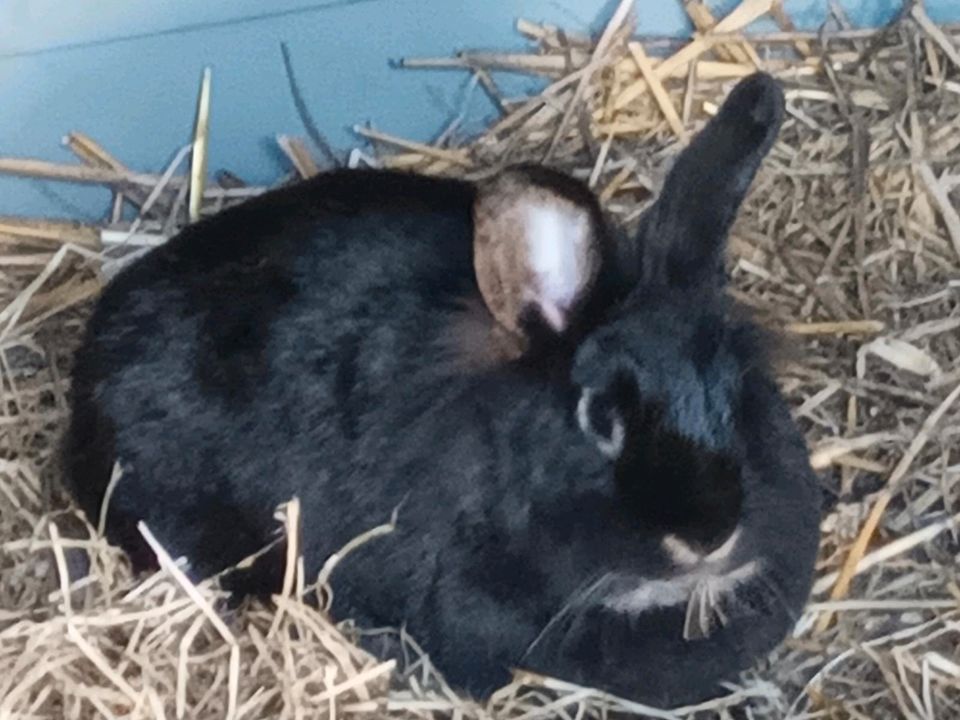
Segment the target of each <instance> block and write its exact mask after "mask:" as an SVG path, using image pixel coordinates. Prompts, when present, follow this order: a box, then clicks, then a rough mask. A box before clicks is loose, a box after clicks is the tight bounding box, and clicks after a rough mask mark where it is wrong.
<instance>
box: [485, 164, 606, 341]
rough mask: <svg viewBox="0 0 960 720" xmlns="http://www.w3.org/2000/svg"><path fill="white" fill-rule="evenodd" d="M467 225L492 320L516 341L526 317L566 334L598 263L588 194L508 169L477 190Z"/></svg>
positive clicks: (527, 170) (539, 172)
mask: <svg viewBox="0 0 960 720" xmlns="http://www.w3.org/2000/svg"><path fill="white" fill-rule="evenodd" d="M473 219H474V268H475V270H476V275H477V284H478V285H479V287H480V292H481V294H482V295H483V299H484V301H485V302H486V305H487V308H488V309H489V310H490V312H491V314H492V315H493V316H494V318H495V319H496V320H497V321H498V322H499V323H500V324H501V325H502V326H504V327H506V328H507V329H508V330H510V331H512V332H514V333H519V334H523V333H524V325H525V318H526V319H529V317H530V313H531V312H533V313H536V315H537V316H538V319H539V320H540V321H542V324H543V326H544V327H545V328H549V330H550V331H552V332H554V333H558V334H559V333H563V332H564V331H566V330H567V329H568V328H569V326H570V323H571V321H572V318H573V316H574V313H576V312H577V310H578V308H579V307H580V306H581V305H582V304H583V302H584V300H585V298H586V296H587V295H588V293H589V292H590V289H591V287H592V286H593V283H594V281H595V280H596V277H597V274H598V272H599V269H600V264H601V261H602V258H601V255H602V252H603V249H602V247H601V244H602V242H603V239H602V236H601V233H602V227H601V221H600V218H599V210H598V208H597V205H596V200H595V199H594V198H593V195H592V194H591V193H590V192H589V190H587V189H586V188H585V187H583V186H582V185H581V184H580V183H578V182H576V181H575V180H573V179H571V178H569V177H567V176H565V175H562V174H561V173H557V172H554V171H551V170H547V169H545V168H537V167H518V168H512V169H510V170H508V171H506V172H504V173H502V174H501V175H499V176H498V177H496V178H494V179H493V180H491V181H488V182H485V183H481V184H480V185H479V186H478V188H477V196H476V199H475V201H474V208H473Z"/></svg>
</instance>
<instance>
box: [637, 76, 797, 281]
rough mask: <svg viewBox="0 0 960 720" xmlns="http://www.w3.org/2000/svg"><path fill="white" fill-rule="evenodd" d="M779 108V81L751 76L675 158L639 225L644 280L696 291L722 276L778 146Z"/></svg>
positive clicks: (641, 270) (639, 243)
mask: <svg viewBox="0 0 960 720" xmlns="http://www.w3.org/2000/svg"><path fill="white" fill-rule="evenodd" d="M783 107H784V99H783V91H782V90H781V88H780V85H779V83H778V82H777V81H776V80H774V79H773V78H772V77H771V76H769V75H766V74H764V73H757V74H755V75H751V76H750V77H748V78H745V79H744V80H742V81H740V83H738V84H737V86H736V87H734V89H733V91H732V92H731V93H730V95H729V96H728V97H727V99H726V101H725V102H724V103H723V105H722V106H721V108H720V110H719V112H718V113H717V115H716V116H715V117H714V118H713V119H712V120H710V122H708V123H707V125H706V127H704V129H703V130H702V131H701V132H700V133H699V134H698V135H697V136H696V137H695V138H694V139H693V141H692V142H691V143H690V145H689V146H688V147H687V148H686V149H684V150H683V152H682V153H680V156H679V157H678V158H677V160H676V162H675V164H674V166H673V168H672V169H671V170H670V172H669V173H668V175H667V179H666V181H665V182H664V185H663V189H662V190H661V192H660V197H659V198H658V199H657V201H656V202H655V203H654V205H653V206H652V207H651V208H650V210H649V211H648V212H647V213H646V214H645V215H644V217H643V219H642V221H641V224H640V230H639V234H638V238H637V242H638V251H639V255H640V277H641V278H642V279H643V280H644V281H645V282H648V283H667V284H670V285H679V286H695V285H698V284H700V283H702V282H703V281H704V280H709V279H712V278H713V277H716V276H717V275H718V271H721V270H722V267H723V266H722V263H723V251H724V246H725V242H726V237H727V233H728V231H729V229H730V225H731V224H732V223H733V220H734V217H735V216H736V213H737V210H738V209H739V207H740V204H741V203H742V202H743V198H744V196H745V195H746V193H747V189H748V188H749V187H750V183H751V182H752V181H753V178H754V176H755V175H756V173H757V169H758V168H759V167H760V163H761V161H762V160H763V158H764V156H765V155H766V154H767V153H768V152H769V150H770V147H771V146H772V145H773V143H774V140H776V137H777V133H778V132H779V130H780V125H781V123H782V121H783Z"/></svg>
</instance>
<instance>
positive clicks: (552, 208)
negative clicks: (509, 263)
mask: <svg viewBox="0 0 960 720" xmlns="http://www.w3.org/2000/svg"><path fill="white" fill-rule="evenodd" d="M524 237H525V240H526V263H527V267H528V269H529V271H530V272H529V278H530V282H531V286H530V287H527V288H525V289H524V297H525V299H527V301H528V302H532V303H533V304H534V305H536V306H537V307H538V308H539V310H540V312H541V313H542V315H543V318H544V320H546V322H547V323H548V324H549V325H550V327H552V328H553V329H554V330H555V331H557V332H562V331H563V330H565V329H566V328H567V326H568V325H569V322H570V312H571V310H572V309H573V307H574V306H575V305H576V304H577V303H578V302H579V301H580V299H581V296H582V294H583V293H584V292H585V291H586V289H587V286H588V284H589V280H590V277H591V275H592V273H593V270H594V268H593V267H592V266H591V262H592V261H593V258H594V257H595V253H594V252H593V248H592V247H591V246H592V245H593V244H595V243H596V242H597V241H598V240H597V238H596V237H594V232H593V228H592V227H591V223H590V218H589V216H588V214H587V212H586V211H585V210H584V209H583V208H579V207H575V206H572V205H568V204H566V203H561V202H556V201H547V200H540V201H539V202H530V204H529V206H528V207H526V208H525V209H524Z"/></svg>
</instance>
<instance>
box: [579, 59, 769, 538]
mask: <svg viewBox="0 0 960 720" xmlns="http://www.w3.org/2000/svg"><path fill="white" fill-rule="evenodd" d="M782 117H783V94H782V91H781V90H780V88H779V86H778V84H777V83H776V81H774V80H773V79H772V78H771V77H769V76H767V75H763V74H757V75H754V76H751V77H750V78H747V79H746V80H744V81H742V82H741V83H740V84H738V85H737V86H736V87H735V89H734V90H733V91H732V92H731V94H730V96H729V97H728V98H727V100H726V102H725V103H724V104H723V106H722V107H721V109H720V111H719V112H718V114H717V115H716V116H715V117H714V118H713V119H711V120H710V121H709V122H708V123H707V125H706V127H705V128H704V129H703V130H702V132H700V134H699V135H697V137H696V138H694V140H693V141H692V142H691V144H690V145H689V146H688V147H687V148H686V149H685V150H683V151H682V153H681V154H680V156H679V157H678V158H677V160H676V162H675V164H674V165H673V167H672V169H671V170H670V172H669V173H668V175H667V178H666V181H665V182H664V185H663V189H662V191H661V193H660V195H659V197H658V199H657V200H656V202H655V203H654V204H653V205H652V206H651V207H650V208H649V210H648V211H647V212H646V213H645V215H644V216H643V217H642V218H641V221H640V226H639V230H638V232H637V234H636V235H635V237H634V238H633V239H632V240H631V241H628V242H625V243H624V244H623V246H622V247H621V248H620V252H621V259H620V260H619V262H620V264H621V265H622V266H623V267H625V268H626V269H627V273H628V275H629V276H630V278H631V283H630V287H629V289H628V290H627V292H626V293H625V296H624V297H623V298H622V300H620V301H619V302H617V303H615V304H614V306H613V307H612V308H611V310H610V311H609V312H608V314H607V316H606V318H605V319H604V321H603V322H601V323H600V324H599V326H598V327H597V328H596V329H595V330H594V331H593V332H592V333H590V335H589V336H588V337H587V338H586V339H585V340H584V342H582V343H581V344H580V346H579V348H578V351H577V354H576V357H575V360H574V365H573V370H572V377H573V381H574V383H575V384H576V385H577V386H578V387H579V391H580V398H579V403H578V407H577V420H578V422H579V424H580V427H581V429H582V430H583V431H584V432H585V433H586V434H587V435H588V436H590V437H592V438H593V439H594V440H595V442H596V445H597V448H598V449H599V451H600V452H602V453H603V454H604V455H606V456H608V457H609V458H610V460H611V462H613V463H615V465H616V470H615V474H616V477H617V483H618V489H619V491H620V492H621V493H623V494H624V497H626V498H630V499H632V500H633V501H635V503H636V505H637V510H638V512H641V513H642V514H643V515H644V516H645V518H644V519H645V520H646V521H649V520H660V521H662V522H663V523H664V525H666V526H667V527H675V528H680V529H683V528H686V530H687V531H688V532H687V534H688V535H689V536H690V537H691V538H692V539H694V540H698V541H701V542H703V543H705V544H706V545H711V546H714V547H716V546H719V545H720V544H721V543H722V542H723V541H724V540H725V539H726V538H727V537H729V535H730V533H732V532H733V522H734V520H735V518H736V517H737V516H738V515H739V506H740V502H741V489H740V485H739V482H738V481H737V480H736V478H737V477H738V474H739V473H738V471H737V466H738V463H739V459H740V454H741V453H742V449H741V448H739V447H738V441H737V434H736V432H735V429H736V416H737V412H738V398H739V397H740V394H741V386H742V385H741V384H742V380H743V376H744V373H745V372H746V371H747V370H749V368H750V367H751V366H752V365H756V364H758V363H759V364H760V365H761V366H762V365H763V358H762V357H758V353H759V348H760V344H759V343H758V342H757V338H756V334H757V333H756V330H755V328H754V326H753V325H752V324H751V323H749V322H743V321H742V320H739V319H738V318H737V314H736V312H735V309H734V308H732V307H731V304H730V303H728V302H727V301H726V299H725V294H724V290H725V288H724V284H725V283H724V272H723V257H724V249H725V243H726V238H727V234H728V231H729V229H730V226H731V225H732V223H733V220H734V217H735V215H736V213H737V210H738V208H739V206H740V204H741V202H742V201H743V199H744V196H745V195H746V192H747V190H748V188H749V186H750V184H751V182H752V180H753V178H754V175H755V174H756V172H757V169H758V167H759V165H760V163H761V160H762V159H763V157H764V156H765V155H766V154H767V152H768V151H769V149H770V147H771V146H772V144H773V142H774V140H775V138H776V136H777V132H778V130H779V128H780V124H781V121H782ZM682 457H688V458H692V459H691V460H690V461H689V463H684V462H682V461H680V460H679V458H682ZM651 459H653V462H654V466H655V467H656V466H658V463H662V468H661V469H662V471H663V473H664V478H663V480H662V481H661V482H658V483H649V482H645V483H644V484H643V486H642V487H635V486H634V485H633V483H632V482H631V478H632V477H634V476H647V477H649V476H650V474H651V468H650V463H651ZM637 463H642V464H643V466H644V470H643V471H642V472H641V469H640V468H639V467H637V466H636V465H637ZM661 486H662V487H661ZM663 493H669V495H670V498H672V499H671V500H670V501H666V499H665V498H664V497H663ZM708 509H709V511H708ZM718 509H719V510H720V511H719V512H718ZM650 513H654V514H655V515H656V516H657V517H655V518H651V517H649V515H650Z"/></svg>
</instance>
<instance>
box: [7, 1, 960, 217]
mask: <svg viewBox="0 0 960 720" xmlns="http://www.w3.org/2000/svg"><path fill="white" fill-rule="evenodd" d="M615 4H616V3H615V2H614V1H613V0H326V2H316V1H315V2H312V3H311V2H307V1H305V0H299V1H298V0H272V1H271V2H267V1H266V0H205V1H204V2H196V1H195V0H139V1H136V2H134V1H133V0H98V2H96V3H93V2H81V1H80V0H0V155H27V156H33V157H42V158H47V159H50V160H69V157H70V156H69V155H68V153H67V151H66V150H64V149H63V148H61V147H60V146H59V145H58V140H59V139H60V138H61V137H62V136H63V135H64V134H65V133H66V132H68V131H70V130H81V131H84V132H87V133H89V134H90V135H92V136H93V137H95V138H96V139H97V140H99V141H100V142H102V143H103V144H104V145H105V146H106V147H107V148H108V149H110V150H111V151H113V152H114V153H116V154H117V155H118V156H119V157H120V158H121V159H122V160H123V161H124V162H126V163H128V164H130V165H131V166H132V167H134V168H137V169H143V170H158V169H161V168H162V167H163V166H164V165H165V163H166V162H167V161H168V160H169V159H170V157H171V154H172V153H173V152H174V151H175V150H176V148H177V147H179V146H181V145H183V144H184V143H185V142H187V141H188V140H189V136H190V131H191V124H192V119H193V112H194V105H195V101H196V92H197V85H198V82H199V77H200V72H201V69H202V67H203V66H205V65H211V66H212V67H213V70H214V74H213V115H212V126H211V131H212V135H211V145H210V153H211V168H212V169H217V168H221V167H226V168H229V169H231V170H232V171H234V172H236V173H237V174H239V175H240V176H242V177H244V178H245V179H247V180H249V181H251V182H256V183H266V182H270V181H272V180H274V179H276V178H277V176H278V175H279V174H280V173H281V172H282V171H283V169H284V164H283V161H282V159H281V158H280V156H279V155H278V153H277V151H276V149H275V146H274V142H273V138H274V136H275V135H276V134H277V133H292V134H299V135H302V134H303V129H302V126H301V124H300V121H299V119H298V117H297V115H296V112H295V109H294V106H293V102H292V100H291V97H290V93H289V90H288V87H287V82H286V77H285V74H284V70H283V62H282V57H281V53H280V43H281V42H286V43H287V44H288V46H289V48H290V52H291V55H292V58H293V62H294V68H295V70H296V73H297V76H298V80H299V83H300V86H301V89H302V91H303V94H304V96H305V99H306V101H307V103H308V105H309V107H310V110H311V113H312V114H313V115H314V117H315V118H316V120H317V122H318V125H320V127H321V129H322V130H323V132H324V133H325V134H326V135H327V136H328V137H329V138H330V140H331V141H332V143H333V144H335V145H336V146H338V147H341V148H346V147H351V146H353V145H354V144H355V143H356V139H355V138H354V136H353V135H352V134H351V133H350V131H349V127H350V126H351V125H352V124H353V123H356V122H363V121H367V120H369V121H370V122H372V123H373V124H374V125H375V126H377V127H379V128H382V129H384V130H386V131H389V132H392V133H396V134H399V135H404V136H408V137H413V138H419V139H424V140H426V139H429V138H430V137H431V136H432V135H434V134H435V133H436V132H437V130H438V129H439V128H440V127H441V126H442V125H443V123H444V121H445V120H446V119H448V118H449V117H451V116H452V115H453V114H454V113H456V112H458V111H459V110H460V109H461V108H463V107H464V106H465V104H466V107H467V108H468V109H469V111H470V113H469V115H470V118H471V121H472V123H471V124H468V128H473V129H476V128H478V127H479V126H480V123H482V122H483V120H484V118H485V117H486V116H487V115H488V114H489V113H490V111H491V108H490V106H489V104H488V102H487V100H486V98H485V97H484V95H483V94H482V93H481V92H479V91H474V92H473V93H470V94H468V93H467V77H466V75H465V74H463V73H456V72H423V71H412V70H395V69H391V68H390V66H389V61H390V60H391V59H396V58H399V57H403V56H409V55H448V54H450V53H451V52H453V51H455V50H456V49H459V48H467V47H472V48H498V49H499V48H509V47H516V48H522V47H523V46H524V42H523V39H522V38H520V37H519V36H518V35H517V34H516V33H515V32H514V22H515V20H516V18H517V17H527V18H530V19H533V20H544V21H549V22H553V23H556V24H559V25H561V26H563V27H566V28H569V29H574V30H582V31H586V30H591V29H596V28H598V27H600V26H602V24H603V22H604V21H605V19H606V18H607V17H608V16H609V13H610V12H611V10H612V8H613V7H614V6H615ZM711 4H712V5H713V6H714V7H715V8H716V9H717V12H718V14H723V13H724V12H726V11H728V10H729V9H730V8H732V7H734V6H735V5H736V4H737V0H715V2H713V3H711ZM841 4H842V5H843V6H844V7H845V8H846V9H847V11H848V12H849V15H850V17H851V19H852V20H853V22H854V23H856V24H858V25H876V24H879V23H883V22H886V21H887V20H889V19H890V18H891V17H892V16H893V15H894V14H895V13H896V11H897V10H898V9H899V7H900V2H899V0H863V1H861V2H857V1H855V0H848V1H845V2H843V3H841ZM786 5H787V9H788V11H789V12H790V13H791V14H792V15H793V17H794V19H795V20H796V21H797V23H798V24H800V25H801V26H803V27H808V28H809V27H816V26H817V25H819V24H820V23H821V22H822V21H823V19H824V17H825V15H826V8H827V2H826V0H787V3H786ZM927 6H928V11H929V13H930V14H931V16H932V17H934V19H936V20H941V21H947V20H960V3H958V2H956V0H930V1H929V2H928V3H927ZM637 14H638V19H639V31H640V32H642V33H644V34H661V33H662V34H677V35H682V34H686V33H687V32H689V27H688V24H687V20H686V16H685V15H684V13H683V11H682V8H681V5H680V2H679V0H638V2H637ZM531 82H532V81H530V80H523V79H520V78H517V79H515V80H513V82H512V83H511V87H510V89H511V90H512V91H514V92H517V91H520V90H523V89H524V87H528V86H529V84H530V83H531ZM106 200H107V194H106V192H105V191H104V190H101V189H97V188H77V187H72V186H65V185H62V184H53V183H40V182H33V181H24V180H10V179H4V178H0V214H10V213H16V214H45V215H54V216H56V215H69V216H81V217H89V218H91V219H92V218H96V217H98V216H100V215H101V214H102V213H103V211H104V208H105V205H106Z"/></svg>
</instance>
